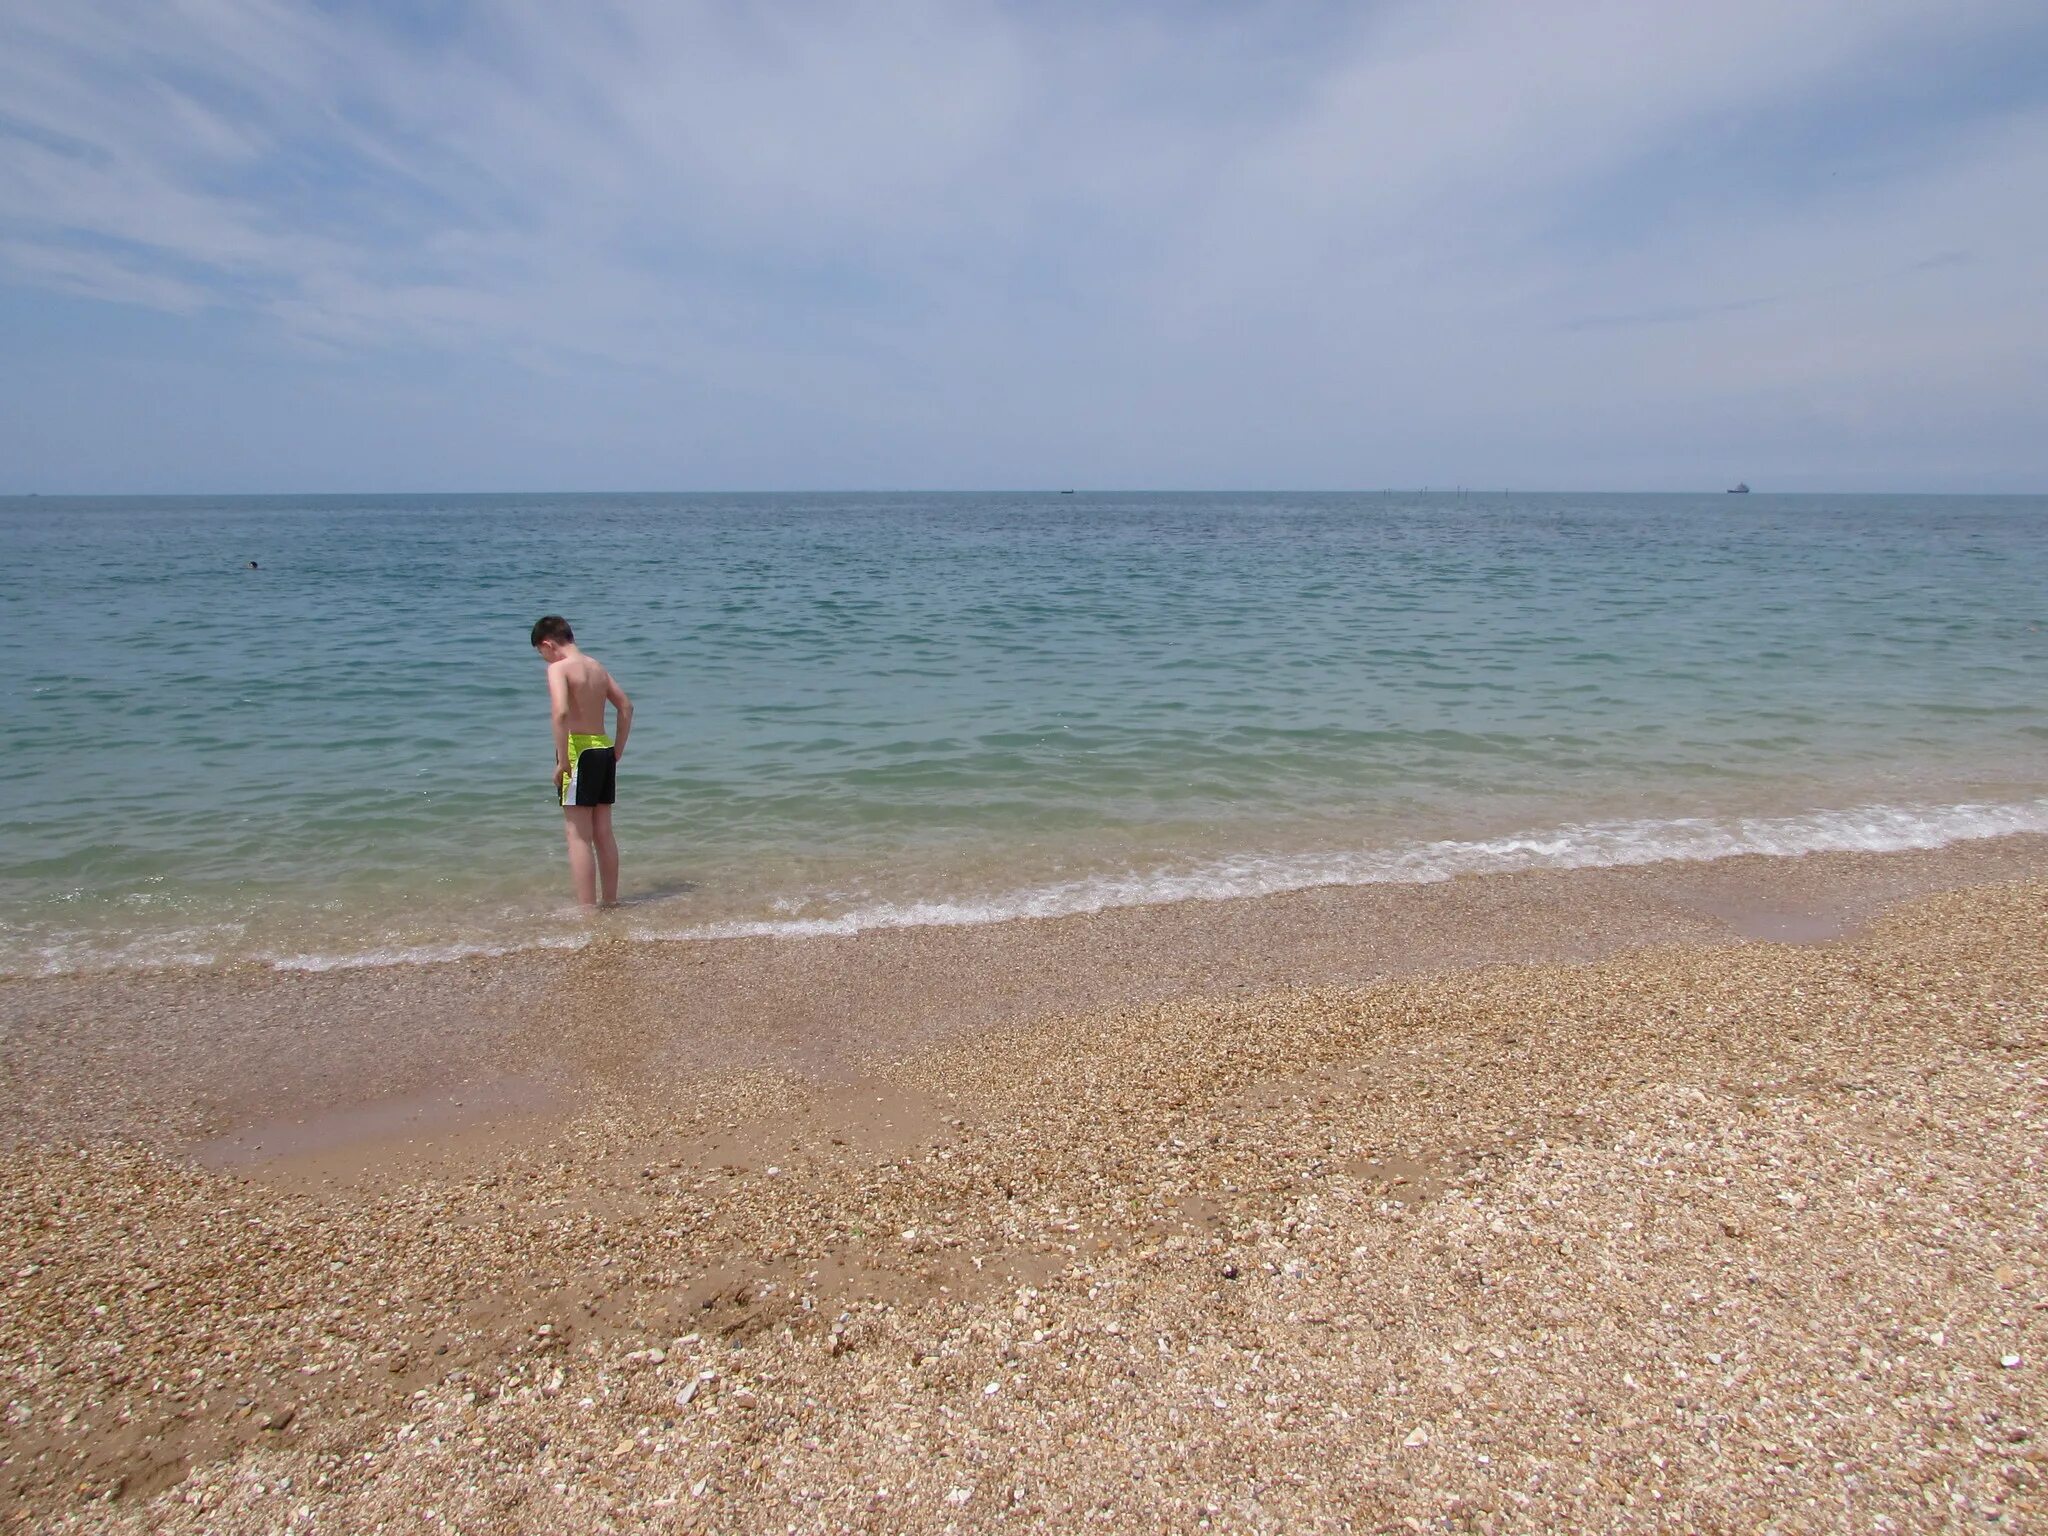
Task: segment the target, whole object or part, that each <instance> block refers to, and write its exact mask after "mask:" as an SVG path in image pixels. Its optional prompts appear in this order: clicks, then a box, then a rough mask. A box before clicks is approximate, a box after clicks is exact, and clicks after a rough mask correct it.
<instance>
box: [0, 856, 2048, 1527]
mask: <svg viewBox="0 0 2048 1536" xmlns="http://www.w3.org/2000/svg"><path fill="white" fill-rule="evenodd" d="M1762 940H1774V941H1783V940H1794V941H1797V942H1763V941H1762ZM2044 940H2048V840H2043V839H2025V838H2016V839H2006V840H2001V841H1999V842H1995V843H1980V844H1966V845H1960V846H1959V847H1957V848H1953V849H1949V850H1944V851H1942V852H1940V853H1935V854H1924V855H1922V854H1904V855H1887V856H1882V857H1869V856H1861V857H1849V856H1841V857H1826V858H1813V857H1809V858H1805V859H1798V860H1769V859H1744V860H1732V861H1728V862H1727V863H1725V864H1716V865H1694V866H1679V865H1665V866H1651V867H1648V868H1644V869H1638V870H1624V871H1589V872H1583V873H1578V874H1546V875H1540V876H1537V875H1532V876H1503V877H1487V878H1480V879H1471V880H1461V881H1454V882H1449V883H1446V884H1444V885H1441V886H1425V887H1406V888H1383V889H1379V890H1366V891H1356V890H1343V891H1326V892H1309V893H1303V894H1302V895H1299V896H1291V897H1284V898H1274V899H1270V900H1264V901H1256V902H1238V903H1223V904H1215V905H1205V904H1188V905H1185V906H1179V907H1172V908H1159V909H1150V910H1143V911H1135V912H1121V913H1114V914H1105V915H1103V916H1100V917H1095V918H1072V919H1061V920H1056V921H1050V922H1044V923H1018V924H1008V925H1002V926H1000V927H994V928H989V929H964V930H943V931H941V930H926V931H923V932H916V933H881V934H870V935H865V936H861V937H859V938H855V939H848V940H806V941H800V942H790V941H782V942H776V941H736V942H732V943H728V944H707V945H665V946H637V947H627V946H616V945H603V944H600V945H598V946H594V947H593V948H591V949H589V950H586V951H583V952H580V953H578V954H575V955H569V956H564V955H543V956H516V957H507V958H504V959H501V960H496V961H480V962H466V963H461V964H456V965H450V966H440V967H421V968H413V969H408V970H402V971H392V972H370V971H363V972H350V973H326V974H321V975H299V976H293V975H279V974H276V973H264V972H255V971H233V972H220V973H209V974H200V975H184V976H152V977H126V978H105V977H102V978H80V979H57V980H51V981H43V982H28V983H13V984H9V985H6V986H0V1044H4V1051H5V1057H4V1062H5V1072H6V1080H7V1083H8V1087H9V1093H8V1096H7V1107H6V1110H5V1120H4V1135H5V1137H6V1139H7V1140H8V1141H9V1142H11V1143H12V1150H11V1151H9V1152H8V1153H7V1154H6V1179H5V1186H4V1187H5V1196H4V1209H0V1265H4V1268H0V1284H4V1285H5V1286H6V1287H7V1306H6V1308H5V1309H4V1321H0V1360H4V1362H5V1370H6V1371H7V1374H8V1382H7V1389H6V1397H7V1400H8V1410H7V1414H8V1416H7V1423H6V1427H5V1433H6V1438H5V1442H4V1450H0V1479H4V1482H0V1487H4V1488H5V1500H6V1503H7V1505H8V1507H9V1516H8V1518H11V1519H13V1520H14V1521H15V1523H16V1524H18V1525H20V1526H21V1527H23V1528H34V1529H39V1530H62V1529H79V1530H136V1531H142V1530H169V1531H184V1530H190V1531H199V1530H207V1531H259V1530H260V1531H273V1530H289V1529H318V1530H337V1531H351V1532H352V1531H358V1530H365V1531H366V1530H374V1529H379V1528H383V1529H391V1530H412V1529H420V1528H423V1527H425V1526H427V1525H429V1524H439V1525H445V1526H447V1527H449V1528H454V1529H462V1530H476V1531H499V1530H506V1531H536V1532H538V1531H582V1530H606V1529H618V1530H641V1529H649V1530H689V1531H695V1530H762V1529H776V1530H780V1529H784V1528H786V1527H789V1526H792V1525H793V1526H794V1527H795V1528H796V1529H799V1530H832V1529H853V1530H877V1531H881V1530H924V1529H930V1530H934V1531H938V1530H945V1529H948V1528H955V1529H961V1530H969V1529H981V1528H990V1527H996V1526H1005V1527H1013V1528H1017V1529H1031V1528H1043V1529H1060V1530H1067V1529H1078V1528H1083V1527H1086V1526H1094V1525H1100V1526H1101V1527H1103V1528H1106V1529H1131V1530H1155V1529H1156V1530H1169V1529H1170V1530H1185V1529H1195V1528H1201V1527H1202V1526H1204V1525H1205V1524H1206V1525H1207V1526H1208V1527H1209V1528H1214V1529H1288V1530H1299V1529H1319V1528H1329V1529H1360V1530H1380V1529H1392V1530H1400V1529H1408V1528H1412V1527H1413V1526H1414V1525H1416V1524H1417V1523H1419V1524H1420V1526H1421V1527H1423V1528H1448V1529H1477V1530H1487V1529H1498V1530H1534V1529H1566V1528H1569V1529H1606V1528H1615V1529H1637V1528H1640V1529H1659V1528H1695V1529H1730V1530H1733V1529H1754V1528H1762V1527H1763V1526H1765V1525H1767V1524H1774V1525H1775V1527H1776V1528H1781V1529H1787V1530H1790V1529H1810V1530H1834V1529H1857V1530H1867V1529H1873V1528H1890V1529H1896V1530H1912V1529H1926V1530H1935V1529H1950V1528H1953V1527H1954V1525H1956V1524H1958V1523H1963V1522H1968V1523H1973V1524H1974V1523H1982V1522H1984V1521H1986V1520H1991V1519H1996V1520H1997V1521H1999V1522H2001V1524H2000V1525H1997V1526H1993V1527H1992V1528H2006V1529H2024V1528H2025V1522H2026V1520H2027V1519H2028V1518H2029V1517H2030V1516H2031V1515H2032V1514H2033V1513H2034V1511H2037V1510H2038V1509H2040V1508H2041V1507H2042V1505H2043V1501H2044V1498H2048V1487H2044V1476H2048V1450H2044V1445H2048V1442H2044V1441H2043V1440H2042V1439H2040V1438H2039V1437H2040V1436H2042V1435H2043V1434H2044V1433H2048V1425H2044V1423H2043V1417H2044V1411H2048V1390H2044V1384H2043V1376H2042V1372H2043V1369H2044V1367H2048V1216H2044V1211H2043V1201H2042V1199H2041V1194H2040V1191H2041V1189H2042V1188H2043V1187H2048V1182H2044V1179H2043V1174H2044V1172H2048V1169H2044V1166H2043V1164H2044V1160H2048V1157H2044V1151H2043V1148H2044V1145H2048V1143H2044V1140H2043V1132H2044V1131H2048V1060H2044V1056H2043V1047H2044V1045H2048V945H2044ZM458 1100H459V1101H460V1102H459V1103H458V1102H457V1101H458ZM428 1510H432V1511H433V1512H434V1518H433V1520H432V1521H429V1520H428V1519H427V1517H426V1515H425V1513H424V1512H425V1511H428ZM301 1511H303V1514H302V1513H301ZM1881 1522H1889V1525H1888V1527H1887V1526H1886V1525H1884V1524H1882V1523H1881Z"/></svg>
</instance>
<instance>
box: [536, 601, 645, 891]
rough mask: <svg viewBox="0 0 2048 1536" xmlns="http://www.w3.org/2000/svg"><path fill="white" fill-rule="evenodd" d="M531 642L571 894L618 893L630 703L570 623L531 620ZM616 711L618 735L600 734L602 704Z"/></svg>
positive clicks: (555, 616)
mask: <svg viewBox="0 0 2048 1536" xmlns="http://www.w3.org/2000/svg"><path fill="white" fill-rule="evenodd" d="M533 648H534V649H535V650H536V651H538V652H540V659H541V660H542V661H544V662H546V663H547V664H548V702H549V703H550V704H552V705H553V706H554V716H555V798H556V799H557V800H559V801H560V802H561V803H562V830H563V831H564V832H565V833H567V834H568V838H569V876H570V878H571V879H573V880H574V881H575V882H576V899H577V900H578V901H580V902H582V903H583V905H584V906H586V907H594V906H596V905H597V895H598V884H599V882H600V881H602V882H603V885H604V904H605V905H606V906H608V907H609V906H614V905H616V904H617V902H618V899H619V845H618V843H617V842H616V841H614V840H613V838H612V803H613V802H614V801H615V800H617V799H618V797H619V795H618V764H619V759H620V758H622V757H624V756H625V755H626V733H627V732H628V731H630V730H632V729H633V701H632V700H631V699H629V698H627V697H626V690H625V689H623V688H621V687H620V686H619V685H618V684H617V683H615V682H613V681H612V675H611V673H609V672H607V671H605V669H604V667H603V666H602V665H600V664H599V662H598V660H597V658H596V657H594V656H586V655H584V654H583V652H581V651H580V650H578V649H577V648H576V635H575V632H574V631H573V630H571V629H570V628H569V621H568V620H567V619H565V618H563V617H561V616H560V615H559V614H553V613H551V614H549V615H548V616H547V617H546V618H544V619H542V620H541V621H540V622H539V623H537V624H535V625H534V626H533ZM607 703H609V704H610V705H611V706H612V708H613V709H615V710H617V711H618V716H619V734H618V736H617V737H616V738H614V737H611V736H607V735H605V733H604V707H605V705H606V704H607Z"/></svg>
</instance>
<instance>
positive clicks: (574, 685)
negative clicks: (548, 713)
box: [548, 651, 624, 750]
mask: <svg viewBox="0 0 2048 1536" xmlns="http://www.w3.org/2000/svg"><path fill="white" fill-rule="evenodd" d="M548 693H549V694H550V695H551V696H552V697H553V698H554V699H555V700H556V701H557V702H558V703H560V704H561V705H562V706H563V707H564V712H565V713H566V714H567V716H568V724H569V729H570V730H572V731H576V732H587V733H589V734H590V735H593V736H601V735H603V734H604V707H605V705H606V704H608V703H616V702H617V700H618V698H622V697H623V696H624V695H623V694H621V693H620V690H619V685H618V684H617V683H615V682H613V681H612V675H611V673H609V672H607V671H606V670H605V669H604V665H603V663H601V662H600V661H599V660H598V659H597V658H596V657H595V656H586V655H584V654H583V653H582V652H581V651H578V652H576V653H575V654H574V655H572V656H564V657H563V658H562V659H561V660H560V661H553V662H549V663H548ZM614 750H616V749H614Z"/></svg>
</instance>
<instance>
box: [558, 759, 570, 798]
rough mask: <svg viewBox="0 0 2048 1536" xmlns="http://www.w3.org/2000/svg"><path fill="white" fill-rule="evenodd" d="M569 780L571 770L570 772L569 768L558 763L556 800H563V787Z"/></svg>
mask: <svg viewBox="0 0 2048 1536" xmlns="http://www.w3.org/2000/svg"><path fill="white" fill-rule="evenodd" d="M568 780H569V770H568V768H567V767H566V766H565V765H563V764H562V763H560V762H557V763H556V764H555V798H556V799H558V800H559V799H560V798H561V796H562V786H563V785H564V784H565V783H567V782H568Z"/></svg>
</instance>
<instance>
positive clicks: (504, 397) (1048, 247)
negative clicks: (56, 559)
mask: <svg viewBox="0 0 2048 1536" xmlns="http://www.w3.org/2000/svg"><path fill="white" fill-rule="evenodd" d="M1738 478H1739V479H1744V480H1747V481H1748V482H1750V483H1751V484H1753V485H1755V486H1756V487H1757V488H1758V489H1760V490H1763V489H1771V490H1871V491H1881V490H1955V491H2029V492H2040V491H2048V6H2044V5H2042V4H2041V3H2040V0H1715V3H1713V4H1711V5H1701V4H1683V3H1679V0H1668V3H1666V0H1500V3H1493V0H1470V3H1457V0H1421V3H1409V0H1388V3H1371V0H1360V3H1354V4H1341V5H1340V4H1315V3H1307V0H1303V3H1293V4H1278V3H1272V4H1268V3H1260V0H1247V3H1241V4H1226V3H1216V4H1204V3H1195V0H1188V3H1181V4H1164V3H1159V4H1153V3H1143V0H1123V3H1114V4H1107V5H1105V4H1100V3H1097V4H1082V3H1080V0H1037V3H1002V4H998V3H981V0H932V3H924V0H882V3H875V4H860V3H845V4H835V5H829V6H827V5H812V4H809V3H807V0H778V3H776V4H772V5H770V4H758V3H757V4H750V5H748V4H693V3H689V0H576V3H573V4H566V3H563V0H475V3H470V0H327V3H312V0H300V3H287V0H152V3H149V4H137V3H133V0H63V3H61V4H60V3H53V0H0V492H26V491H39V492H43V493H46V494H47V493H59V492H82V493H95V492H138V493H143V492H267V491H268V492H283V491H343V492H370V491H404V490H513V489H520V490H544V489H556V490H575V489H587V490H605V489H616V490H741V489H760V490H778V489H827V488H844V489H864V488H956V489H977V488H1025V487H1055V486H1056V487H1062V488H1064V487H1068V486H1074V487H1084V488H1111V487H1152V488H1186V489H1233V488H1238V489H1242V488H1271V489H1325V488H1326V489H1347V488H1377V487H1383V486H1403V487H1407V486H1423V485H1430V486H1438V487H1447V486H1450V485H1453V484H1465V485H1472V486H1487V487H1501V488H1506V487H1515V488H1522V489H1543V488H1552V489H1588V490H1597V489H1617V490H1620V489H1644V490H1657V489H1674V490H1676V489H1716V488H1718V487H1721V486H1723V485H1726V484H1731V483H1733V482H1734V481H1735V480H1736V479H1738Z"/></svg>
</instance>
